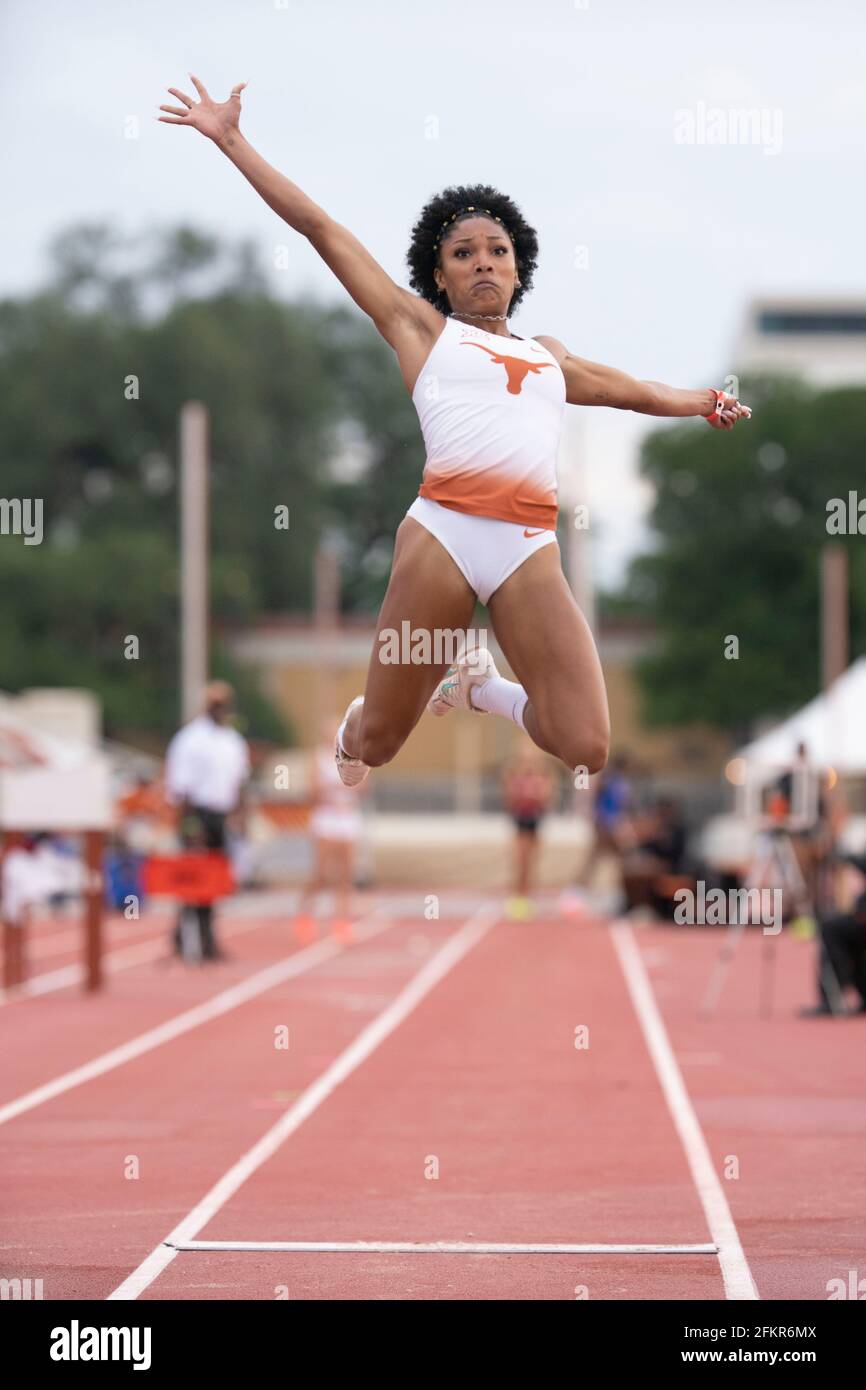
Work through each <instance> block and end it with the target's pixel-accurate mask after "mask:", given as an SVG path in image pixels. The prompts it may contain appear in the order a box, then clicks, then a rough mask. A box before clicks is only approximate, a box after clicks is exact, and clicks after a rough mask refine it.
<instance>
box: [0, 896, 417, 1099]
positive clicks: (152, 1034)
mask: <svg viewBox="0 0 866 1390" xmlns="http://www.w3.org/2000/svg"><path fill="white" fill-rule="evenodd" d="M379 917H380V912H379V909H376V910H375V911H374V912H372V913H371V914H370V917H368V918H365V919H362V921H361V922H358V923H355V925H354V932H355V940H356V941H357V942H362V941H368V940H369V939H370V938H371V937H373V936H379V935H380V934H381V933H382V932H385V931H389V930H390V928H391V926H392V925H393V924H392V922H391V921H389V920H388V921H384V922H381V921H379V920H378V919H379ZM366 922H369V923H370V925H369V926H365V923H366ZM351 949H352V947H351V946H344V945H342V944H341V943H339V942H337V941H336V940H335V939H334V937H327V938H326V939H325V940H324V941H317V942H314V943H313V945H312V946H306V947H304V949H303V950H300V951H296V952H295V953H294V954H293V955H291V956H288V957H287V958H286V959H284V960H281V961H277V962H276V964H274V965H269V966H268V967H267V968H266V969H265V970H259V971H258V972H257V973H256V974H255V975H251V976H250V977H249V979H247V980H242V981H241V982H240V983H239V984H237V985H232V987H231V988H230V989H225V990H223V991H222V992H221V993H220V994H216V995H214V997H213V998H212V999H207V1000H205V1001H204V1003H202V1004H197V1005H196V1006H195V1007H194V1008H192V1009H187V1010H185V1012H184V1013H181V1014H176V1015H175V1017H174V1018H169V1019H167V1020H166V1021H165V1023H160V1024H159V1025H158V1026H157V1027H156V1028H151V1029H150V1030H149V1031H148V1032H147V1033H141V1034H140V1035H139V1036H138V1037H137V1038H131V1039H130V1040H129V1042H125V1043H121V1045H120V1046H119V1047H114V1048H112V1049H111V1051H110V1052H104V1053H103V1054H102V1056H101V1057H94V1059H93V1061H91V1062H85V1063H84V1064H83V1065H82V1066H80V1067H76V1068H75V1069H74V1070H73V1071H68V1072H65V1073H64V1074H63V1075H62V1076H57V1077H55V1079H54V1080H53V1081H48V1082H46V1083H45V1084H44V1085H43V1086H37V1087H36V1089H35V1090H33V1091H27V1092H26V1093H25V1094H24V1095H23V1096H19V1097H18V1098H17V1099H16V1100H12V1101H9V1102H8V1104H6V1105H3V1106H0V1124H7V1123H8V1121H9V1120H14V1119H16V1118H17V1116H19V1115H23V1114H25V1113H26V1111H28V1110H34V1109H35V1108H36V1106H37V1105H44V1104H45V1103H46V1101H49V1100H54V1099H55V1098H56V1097H57V1096H62V1095H63V1094H64V1093H65V1092H66V1091H71V1090H72V1089H73V1088H74V1087H75V1086H83V1085H84V1084H85V1083H86V1082H88V1081H92V1080H94V1078H95V1077H97V1076H104V1075H105V1073H106V1072H108V1071H112V1070H114V1068H115V1067H122V1066H125V1065H126V1063H127V1062H132V1061H134V1060H135V1058H136V1057H141V1056H143V1055H144V1053H146V1052H152V1051H153V1049H154V1048H155V1047H161V1046H162V1045H163V1043H167V1042H172V1041H173V1040H174V1039H175V1038H179V1037H180V1036H181V1035H182V1034H183V1033H189V1032H191V1031H192V1029H193V1028H200V1027H201V1026H202V1024H204V1023H210V1022H211V1020H212V1019H214V1018H219V1017H220V1015H221V1014H226V1013H229V1012H230V1010H232V1009H236V1008H238V1006H239V1005H241V1004H246V1003H247V1002H248V1001H249V1000H250V999H255V998H256V996H257V995H259V994H264V993H265V992H266V991H267V990H269V989H273V988H274V986H275V985H279V984H282V983H283V981H284V980H290V979H292V978H293V976H295V975H302V974H303V973H304V972H305V971H307V970H312V969H313V968H314V966H317V965H320V964H321V963H322V961H325V960H330V958H331V957H332V956H337V955H340V954H341V953H342V952H343V951H346V950H351Z"/></svg>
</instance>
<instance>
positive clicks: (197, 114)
mask: <svg viewBox="0 0 866 1390" xmlns="http://www.w3.org/2000/svg"><path fill="white" fill-rule="evenodd" d="M189 76H190V81H191V82H192V84H193V86H194V87H195V89H196V91H197V92H198V94H199V97H200V98H201V100H200V101H198V102H195V101H193V99H192V97H188V96H187V94H186V92H181V91H180V90H179V89H178V88H177V87H169V88H168V91H170V92H171V94H172V96H173V97H177V99H178V101H182V102H183V106H161V107H160V108H159V109H160V111H168V112H170V113H171V114H170V115H168V116H158V117H157V120H160V121H165V123H166V124H167V125H186V126H191V127H192V129H193V130H200V131H201V133H202V135H206V136H207V137H208V139H209V140H215V141H217V142H219V141H220V140H222V139H224V138H225V136H226V134H227V133H228V132H229V131H230V130H232V129H234V130H239V129H240V126H239V121H240V115H241V92H242V91H243V89H244V87H245V86H246V85H247V84H246V82H236V83H235V85H234V86H233V87H232V91H231V96H230V97H229V99H228V101H214V99H213V97H211V96H210V95H209V94H208V92H207V89H206V88H205V87H204V86H203V84H202V83H201V82H199V80H198V78H197V77H193V75H192V73H190V74H189Z"/></svg>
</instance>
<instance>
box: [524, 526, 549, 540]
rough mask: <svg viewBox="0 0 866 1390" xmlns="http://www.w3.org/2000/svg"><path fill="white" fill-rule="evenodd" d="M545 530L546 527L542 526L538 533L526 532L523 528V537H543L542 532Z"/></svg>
mask: <svg viewBox="0 0 866 1390" xmlns="http://www.w3.org/2000/svg"><path fill="white" fill-rule="evenodd" d="M546 530H547V527H546V526H542V527H541V529H540V530H538V531H527V530H526V529H525V528H524V531H523V534H524V536H528V537H529V538H530V539H531V538H532V537H533V536H541V535H543V534H544V532H545V531H546Z"/></svg>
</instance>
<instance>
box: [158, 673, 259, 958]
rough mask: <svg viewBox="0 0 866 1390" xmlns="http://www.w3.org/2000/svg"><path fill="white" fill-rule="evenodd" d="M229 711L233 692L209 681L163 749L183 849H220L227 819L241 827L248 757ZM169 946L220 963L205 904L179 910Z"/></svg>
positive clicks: (225, 685) (208, 906)
mask: <svg viewBox="0 0 866 1390" xmlns="http://www.w3.org/2000/svg"><path fill="white" fill-rule="evenodd" d="M234 709H235V692H234V690H233V688H232V687H231V686H230V685H229V684H228V682H226V681H212V682H211V683H210V684H209V685H208V686H207V687H206V689H205V692H204V701H203V710H202V713H201V714H200V715H198V716H197V717H196V718H195V719H191V720H190V721H189V723H188V724H185V725H184V727H183V728H182V729H180V730H179V731H178V732H177V733H176V734H175V736H174V738H173V739H172V740H171V742H170V743H169V745H168V749H167V751H166V766H165V788H166V794H167V796H168V798H169V800H170V801H172V802H174V803H175V805H177V807H178V809H179V812H180V824H179V829H180V837H181V841H182V843H183V845H184V846H185V847H186V848H187V849H218V850H224V849H225V847H226V820H227V818H228V817H229V816H232V817H233V818H234V820H235V821H236V823H237V825H238V828H242V827H243V821H244V816H245V784H246V782H247V779H248V777H249V772H250V755H249V748H248V747H247V742H246V739H244V738H243V737H242V735H241V734H239V733H238V731H237V729H234V728H232V726H231V723H230V720H231V717H232V715H233V713H234ZM196 921H197V926H198V932H197V936H198V940H197V941H196V933H195V931H194V930H193V928H194V925H195V923H196ZM173 944H174V950H175V953H176V954H177V955H180V956H184V957H186V956H189V955H193V956H199V957H201V958H203V959H204V960H221V959H225V952H223V951H221V950H220V949H219V947H218V946H217V943H216V940H215V937H214V931H213V913H212V908H211V904H210V903H201V904H196V905H192V906H191V907H184V908H182V909H181V914H180V917H179V919H178V923H177V926H176V928H175V931H174V938H173Z"/></svg>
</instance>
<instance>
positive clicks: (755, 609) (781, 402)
mask: <svg viewBox="0 0 866 1390" xmlns="http://www.w3.org/2000/svg"><path fill="white" fill-rule="evenodd" d="M740 393H741V397H742V399H743V400H745V401H748V402H749V404H750V405H751V406H752V407H753V411H754V414H753V417H752V419H751V420H750V421H748V422H741V423H740V424H739V425H738V426H737V427H736V429H735V430H733V431H732V432H730V433H723V432H712V431H710V430H708V429H707V427H706V425H705V424H703V422H696V423H694V424H688V425H687V424H681V423H678V424H676V425H667V426H665V427H664V428H662V429H659V430H656V431H654V432H653V433H652V434H651V435H650V436H649V438H648V439H647V441H646V443H645V445H644V448H643V451H642V456H641V468H642V472H643V474H644V476H645V477H647V478H649V479H650V480H651V481H652V483H653V484H654V485H655V488H656V501H655V506H654V510H653V513H652V525H653V528H654V531H655V537H656V547H655V549H654V550H653V552H652V553H650V554H647V555H642V556H640V557H639V558H638V559H636V560H635V561H634V562H633V563H632V566H631V569H630V573H629V578H628V583H627V586H626V591H625V594H624V597H625V598H626V599H627V600H628V601H629V602H630V603H631V604H632V606H633V608H634V609H635V610H637V611H639V612H643V613H645V614H646V615H647V616H648V617H650V618H651V619H652V620H653V622H654V625H655V626H656V628H657V630H658V633H659V641H658V643H657V645H656V646H655V649H654V650H653V651H652V652H651V653H650V654H649V655H647V656H646V657H645V658H644V659H643V660H642V661H641V662H640V663H639V667H638V675H639V679H640V682H641V686H642V689H643V693H644V696H645V713H646V716H647V718H648V719H649V720H650V721H651V722H653V723H665V724H678V723H684V722H688V721H690V720H694V719H700V720H705V721H708V722H710V723H714V724H716V725H718V726H720V727H722V728H725V729H728V730H730V731H732V732H734V733H738V734H741V733H743V732H744V731H745V730H746V729H747V728H748V726H749V725H750V723H751V722H752V721H753V720H755V719H756V718H758V717H759V716H770V715H779V714H783V713H786V712H788V711H790V710H792V709H794V708H796V707H797V706H798V705H800V704H802V703H803V702H804V701H806V700H807V699H809V698H810V697H811V696H813V695H814V694H815V693H816V692H817V689H818V687H819V683H820V672H819V644H820V636H819V607H820V555H821V550H822V547H823V546H824V545H825V544H826V543H827V542H828V540H830V539H837V538H836V537H831V536H830V535H829V534H828V530H827V521H828V510H827V509H828V503H829V502H830V499H832V498H846V499H847V496H848V492H849V489H856V488H857V487H858V486H862V478H863V463H862V447H863V446H862V441H863V438H864V433H866V388H862V387H845V388H841V387H840V388H836V389H833V390H818V389H816V388H814V387H809V386H807V385H805V384H804V383H802V382H798V381H796V380H794V379H791V378H783V377H764V378H753V379H750V380H743V381H741V383H740ZM864 531H866V518H864ZM838 539H839V540H840V541H842V543H844V544H845V546H846V548H847V550H848V558H849V564H850V578H851V584H850V603H851V649H852V652H853V653H855V654H856V653H859V652H862V651H864V650H866V547H864V540H863V537H862V536H861V535H859V534H855V535H845V536H840V537H838ZM730 636H734V637H736V638H737V639H738V642H739V656H738V659H736V660H730V659H726V658H725V642H726V638H728V637H730Z"/></svg>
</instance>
